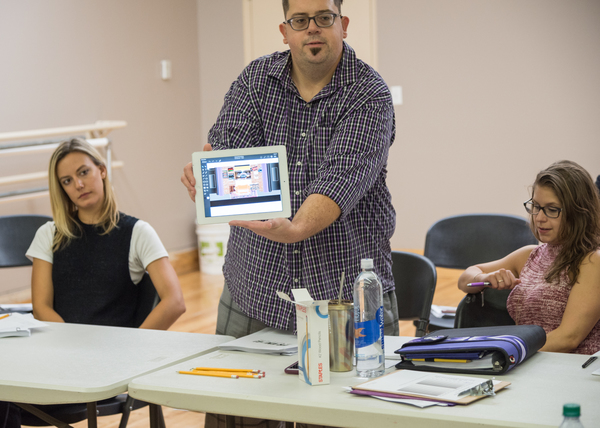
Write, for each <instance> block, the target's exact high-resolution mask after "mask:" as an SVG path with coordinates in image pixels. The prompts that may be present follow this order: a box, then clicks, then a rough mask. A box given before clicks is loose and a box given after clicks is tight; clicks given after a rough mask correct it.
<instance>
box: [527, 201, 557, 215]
mask: <svg viewBox="0 0 600 428" xmlns="http://www.w3.org/2000/svg"><path fill="white" fill-rule="evenodd" d="M523 205H524V206H525V211H527V212H528V213H529V214H533V215H538V214H539V212H540V211H543V212H544V214H545V215H546V217H548V218H558V216H559V215H560V213H561V211H562V208H557V207H541V206H539V205H538V204H535V203H534V202H533V200H532V199H530V200H528V201H527V202H524V203H523Z"/></svg>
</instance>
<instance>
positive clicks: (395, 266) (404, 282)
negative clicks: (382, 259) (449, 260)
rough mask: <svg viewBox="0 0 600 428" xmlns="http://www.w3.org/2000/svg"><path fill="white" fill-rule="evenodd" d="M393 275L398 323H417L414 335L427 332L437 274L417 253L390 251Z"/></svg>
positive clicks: (432, 266)
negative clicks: (403, 321) (406, 321)
mask: <svg viewBox="0 0 600 428" xmlns="http://www.w3.org/2000/svg"><path fill="white" fill-rule="evenodd" d="M392 274H393V275H394V282H395V283H396V299H397V300H398V315H399V319H400V320H416V321H415V325H416V327H417V331H416V334H415V335H416V336H417V337H421V336H423V335H425V333H426V332H427V325H428V324H429V314H430V312H431V302H432V301H433V294H434V293H435V284H436V281H437V272H436V270H435V266H434V265H433V263H432V262H431V261H430V260H429V259H428V258H427V257H424V256H422V255H420V254H414V253H408V252H404V251H392Z"/></svg>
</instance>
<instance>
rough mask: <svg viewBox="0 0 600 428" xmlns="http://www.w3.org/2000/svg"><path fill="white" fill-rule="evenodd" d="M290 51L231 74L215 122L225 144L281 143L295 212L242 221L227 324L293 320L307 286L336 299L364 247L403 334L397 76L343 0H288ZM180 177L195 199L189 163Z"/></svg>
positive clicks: (225, 303)
mask: <svg viewBox="0 0 600 428" xmlns="http://www.w3.org/2000/svg"><path fill="white" fill-rule="evenodd" d="M282 4H283V11H284V16H285V18H284V21H283V22H282V23H281V24H280V25H279V30H280V32H281V34H282V35H283V42H284V43H285V44H287V45H288V46H289V50H288V51H285V52H276V53H274V54H271V55H267V56H265V57H262V58H259V59H257V60H255V61H253V62H252V63H250V65H248V67H246V69H245V70H244V71H243V72H242V74H241V75H240V76H239V77H238V79H237V80H236V81H235V82H234V83H233V84H232V86H231V88H230V90H229V92H228V93H227V95H226V97H225V103H224V105H223V108H222V110H221V112H220V114H219V117H218V118H217V121H216V123H215V124H214V126H213V127H212V129H211V131H210V132H209V141H208V142H209V144H210V146H212V148H213V149H215V150H221V149H230V148H240V147H249V146H270V145H278V144H283V145H285V146H286V149H287V156H288V165H289V180H290V194H291V196H292V213H293V215H292V218H291V219H272V220H269V221H249V222H248V221H232V222H230V225H232V226H235V227H232V228H231V235H230V240H229V245H228V250H227V255H226V257H225V265H224V267H223V273H224V276H225V287H224V290H223V296H222V297H221V302H220V304H219V315H218V321H217V333H219V334H227V335H232V336H236V337H239V336H243V335H247V334H249V333H252V332H254V331H257V330H260V329H262V328H264V327H266V326H269V327H274V328H278V329H282V330H294V329H295V312H294V307H293V305H291V304H289V303H288V302H285V301H284V300H282V299H280V298H279V297H278V296H277V294H276V291H283V292H285V293H287V294H289V293H290V292H291V290H292V289H293V288H307V289H308V290H309V292H310V294H311V295H312V297H313V298H314V299H316V300H327V299H331V298H334V297H335V298H337V296H338V289H339V282H340V278H341V276H342V273H343V272H344V273H345V277H346V278H349V281H348V282H349V284H348V283H347V284H346V286H345V287H344V298H346V299H351V298H352V286H351V283H352V281H353V280H354V278H356V277H357V276H358V274H359V272H360V260H361V259H362V258H372V259H374V267H375V272H376V273H377V274H378V275H379V277H380V279H381V281H382V284H383V291H384V312H385V316H384V320H385V324H386V334H394V335H397V334H398V313H397V312H398V311H397V305H396V297H395V294H394V280H393V277H392V270H391V248H390V242H389V240H390V238H391V236H392V234H393V232H394V228H395V222H396V215H395V211H394V208H393V206H392V202H391V196H390V192H389V190H388V188H387V185H386V176H387V158H388V151H389V147H390V145H391V144H392V143H393V141H394V135H395V119H394V108H393V105H392V99H391V95H390V92H389V90H388V87H387V85H386V84H385V82H384V81H383V79H382V78H381V76H379V74H377V72H376V71H375V70H373V69H372V68H371V67H370V66H368V65H367V64H365V63H364V62H362V61H361V60H359V59H357V58H356V56H355V53H354V51H353V50H352V48H351V47H350V46H348V45H347V44H346V43H345V42H344V38H345V37H346V34H347V29H348V24H349V21H350V20H349V18H348V17H346V16H343V15H342V12H341V5H342V0H284V1H283V2H282ZM182 182H183V183H184V185H186V187H187V189H188V192H189V194H190V197H191V198H192V199H194V198H195V189H194V184H195V180H194V177H193V173H192V167H191V164H189V165H187V166H186V167H185V168H184V174H183V176H182Z"/></svg>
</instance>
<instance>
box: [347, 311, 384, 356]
mask: <svg viewBox="0 0 600 428" xmlns="http://www.w3.org/2000/svg"><path fill="white" fill-rule="evenodd" d="M382 318H383V308H381V307H380V308H379V309H377V314H376V315H375V319H372V320H370V321H363V322H355V323H354V343H355V346H356V348H363V347H365V346H369V345H372V344H374V343H375V342H377V341H378V340H379V338H380V337H381V331H382V329H381V325H380V319H382ZM381 339H382V341H383V337H381Z"/></svg>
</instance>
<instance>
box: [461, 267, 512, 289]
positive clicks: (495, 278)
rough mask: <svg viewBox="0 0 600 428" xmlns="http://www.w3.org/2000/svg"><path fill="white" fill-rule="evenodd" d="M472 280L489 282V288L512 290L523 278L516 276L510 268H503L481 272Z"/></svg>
mask: <svg viewBox="0 0 600 428" xmlns="http://www.w3.org/2000/svg"><path fill="white" fill-rule="evenodd" d="M471 282H489V283H490V285H488V286H487V287H488V288H495V289H497V290H512V289H513V288H515V286H516V285H519V284H520V283H521V280H520V279H519V278H516V277H515V275H514V274H513V273H512V272H511V271H510V270H508V269H504V268H502V269H498V270H496V271H493V272H489V273H483V272H482V273H479V274H477V275H475V277H474V279H473V281H471Z"/></svg>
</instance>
